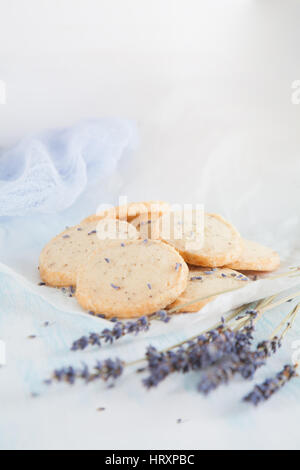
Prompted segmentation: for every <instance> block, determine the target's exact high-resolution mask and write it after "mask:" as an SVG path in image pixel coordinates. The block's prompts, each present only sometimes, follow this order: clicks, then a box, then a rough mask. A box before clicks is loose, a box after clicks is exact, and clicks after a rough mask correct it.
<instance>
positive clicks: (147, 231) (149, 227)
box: [130, 213, 160, 240]
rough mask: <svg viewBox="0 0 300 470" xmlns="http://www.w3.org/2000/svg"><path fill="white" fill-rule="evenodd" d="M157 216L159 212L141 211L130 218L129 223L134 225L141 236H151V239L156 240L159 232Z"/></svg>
mask: <svg viewBox="0 0 300 470" xmlns="http://www.w3.org/2000/svg"><path fill="white" fill-rule="evenodd" d="M159 217H160V214H159V213H154V214H148V213H143V214H140V215H138V216H137V217H135V218H134V219H133V220H131V222H130V223H131V224H132V225H134V227H135V228H136V229H137V230H138V232H139V233H140V234H141V238H151V239H152V240H158V239H159V235H160V233H159V227H158V225H157V220H158V219H159Z"/></svg>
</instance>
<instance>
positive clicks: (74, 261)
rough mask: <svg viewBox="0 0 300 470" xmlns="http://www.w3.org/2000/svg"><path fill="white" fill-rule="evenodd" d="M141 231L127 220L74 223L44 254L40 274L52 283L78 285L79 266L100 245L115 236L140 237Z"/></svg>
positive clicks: (104, 244) (125, 237) (118, 238)
mask: <svg viewBox="0 0 300 470" xmlns="http://www.w3.org/2000/svg"><path fill="white" fill-rule="evenodd" d="M139 236H140V235H139V233H138V232H137V230H136V229H135V228H134V226H133V225H131V224H128V223H127V222H125V221H120V220H112V219H105V220H101V221H95V222H90V223H84V224H79V225H76V226H75V227H70V228H68V229H66V230H65V231H64V232H63V233H61V234H60V235H58V236H56V237H55V238H53V239H52V240H51V241H50V242H49V243H48V244H47V245H46V246H45V248H44V249H43V251H42V253H41V255H40V265H39V269H40V275H41V278H42V280H43V281H44V282H45V283H46V284H47V285H49V286H54V287H66V286H76V278H77V270H78V267H79V266H80V265H81V264H83V263H85V262H86V259H87V257H88V256H89V255H90V254H91V253H92V252H93V251H94V250H95V249H96V248H97V247H98V246H99V247H100V248H103V247H104V246H106V245H107V244H108V243H110V242H111V240H114V239H116V238H117V240H128V239H130V240H132V239H138V238H139Z"/></svg>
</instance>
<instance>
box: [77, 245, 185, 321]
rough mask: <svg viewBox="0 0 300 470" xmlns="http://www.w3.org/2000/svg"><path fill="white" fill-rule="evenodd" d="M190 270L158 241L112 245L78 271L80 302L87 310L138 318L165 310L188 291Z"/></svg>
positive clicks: (91, 258) (97, 252) (114, 315)
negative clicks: (185, 290)
mask: <svg viewBox="0 0 300 470" xmlns="http://www.w3.org/2000/svg"><path fill="white" fill-rule="evenodd" d="M187 280H188V267H187V265H186V263H185V262H184V260H183V259H182V257H181V256H180V254H179V253H178V252H177V251H176V250H174V248H172V247H171V246H168V245H167V244H165V243H162V242H160V241H157V240H148V239H146V240H135V241H128V242H124V243H122V244H120V243H116V242H114V243H111V244H110V245H108V246H107V247H106V248H105V249H104V250H102V249H98V250H96V251H95V252H93V253H92V255H91V256H90V257H89V259H88V261H87V262H86V263H85V264H84V265H82V266H81V268H80V269H79V270H78V276H77V289H76V298H77V300H78V302H79V304H80V305H81V306H82V307H83V308H84V309H85V310H92V311H93V312H95V313H96V314H105V315H106V317H118V318H134V317H139V316H141V315H148V314H151V313H154V312H156V311H157V310H160V309H163V308H165V307H166V306H167V305H169V304H170V303H172V302H174V300H175V299H176V298H177V297H178V296H179V295H180V294H181V293H182V292H183V291H184V289H185V288H186V285H187Z"/></svg>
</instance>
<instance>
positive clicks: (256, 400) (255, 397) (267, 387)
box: [243, 364, 298, 406]
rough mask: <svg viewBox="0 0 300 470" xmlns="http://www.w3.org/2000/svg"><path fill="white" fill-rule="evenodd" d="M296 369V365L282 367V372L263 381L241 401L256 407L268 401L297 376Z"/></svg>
mask: <svg viewBox="0 0 300 470" xmlns="http://www.w3.org/2000/svg"><path fill="white" fill-rule="evenodd" d="M297 367H298V364H296V365H286V366H284V368H283V370H281V371H280V372H278V373H277V374H276V376H275V377H273V378H270V379H267V380H265V382H263V383H262V384H260V385H255V387H254V389H253V390H252V391H251V392H250V393H249V394H248V395H246V396H245V397H244V398H243V401H246V402H249V403H252V405H255V406H257V405H258V404H260V403H262V402H264V401H266V400H269V398H271V396H272V395H274V393H276V392H278V391H279V390H280V389H281V388H282V387H284V385H285V384H287V383H288V382H289V381H290V380H291V379H292V378H293V377H296V376H297V372H296V369H297Z"/></svg>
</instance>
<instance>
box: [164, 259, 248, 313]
mask: <svg viewBox="0 0 300 470" xmlns="http://www.w3.org/2000/svg"><path fill="white" fill-rule="evenodd" d="M249 281H250V280H249V279H248V278H247V277H246V276H244V275H243V274H240V273H238V272H236V271H233V270H232V269H228V268H213V269H209V268H191V270H190V273H189V281H188V284H187V287H186V289H185V291H184V292H183V293H182V294H181V295H180V296H179V297H178V298H177V299H176V300H175V302H173V303H172V304H171V305H169V306H168V307H167V309H168V310H170V309H172V308H177V307H178V308H179V310H176V312H178V313H179V312H198V310H200V309H201V308H202V307H204V306H205V305H206V304H207V303H208V302H211V301H212V300H214V298H215V296H216V295H217V294H218V292H223V291H225V290H227V289H228V290H229V289H234V288H238V287H243V286H244V285H245V284H246V283H247V282H249ZM206 296H211V297H209V298H206V299H203V300H200V301H199V302H196V303H194V304H191V305H188V306H187V307H182V308H181V305H184V304H186V303H188V302H192V301H193V300H195V299H197V298H200V297H206Z"/></svg>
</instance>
